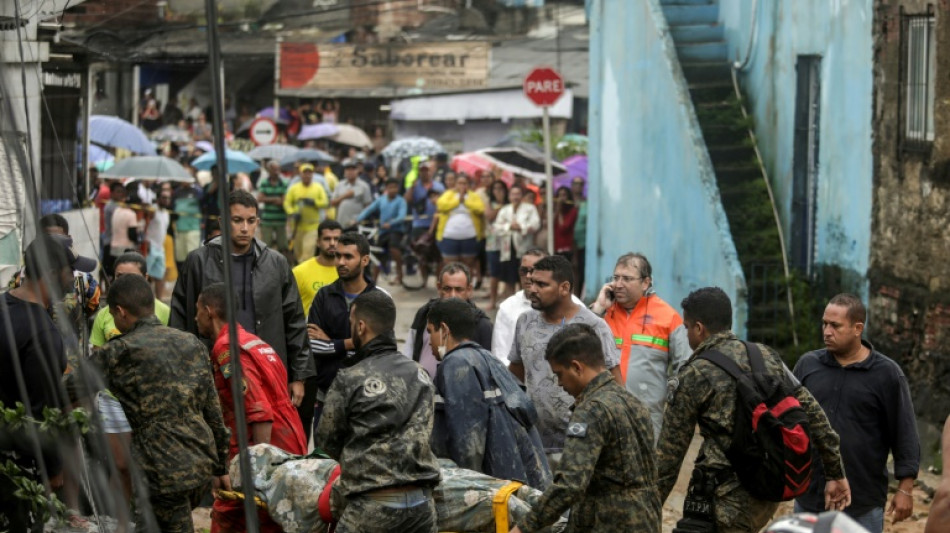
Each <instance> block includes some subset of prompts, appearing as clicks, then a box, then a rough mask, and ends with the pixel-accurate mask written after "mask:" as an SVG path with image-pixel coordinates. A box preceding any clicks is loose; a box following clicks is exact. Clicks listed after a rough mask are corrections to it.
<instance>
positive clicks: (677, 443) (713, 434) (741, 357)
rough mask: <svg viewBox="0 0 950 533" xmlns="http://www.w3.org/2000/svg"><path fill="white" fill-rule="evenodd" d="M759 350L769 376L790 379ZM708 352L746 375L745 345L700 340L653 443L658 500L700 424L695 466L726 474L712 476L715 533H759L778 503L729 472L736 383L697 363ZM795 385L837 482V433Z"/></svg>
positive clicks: (723, 338)
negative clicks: (721, 356) (749, 489)
mask: <svg viewBox="0 0 950 533" xmlns="http://www.w3.org/2000/svg"><path fill="white" fill-rule="evenodd" d="M758 346H759V349H760V350H761V351H762V357H763V359H764V360H765V367H766V369H768V370H769V372H770V373H772V374H773V375H779V374H782V373H785V374H787V375H788V376H789V377H790V379H794V377H792V376H791V372H789V371H788V368H787V367H785V364H784V363H783V362H782V360H781V358H780V357H779V356H778V354H777V353H775V352H774V351H773V350H772V349H771V348H769V347H768V346H764V345H762V344H759V345H758ZM707 350H718V351H719V352H722V353H723V354H725V355H726V356H727V357H729V358H730V359H732V360H733V361H735V362H736V363H737V364H738V365H739V367H740V368H742V369H743V370H745V371H751V368H750V366H749V358H748V355H747V354H746V349H745V346H744V345H743V344H742V342H741V341H739V339H738V338H736V336H735V334H733V333H732V332H731V331H725V332H720V333H717V334H715V335H712V336H711V337H709V338H708V339H706V340H705V341H703V343H702V344H700V345H699V347H698V348H696V350H695V351H694V352H693V355H692V356H691V357H690V359H689V361H687V363H686V364H685V365H684V366H683V367H682V368H681V369H680V372H679V375H678V380H679V386H678V388H677V389H676V390H675V391H673V392H672V393H671V396H672V397H671V399H670V401H669V404H668V405H667V407H666V413H665V415H664V418H663V429H662V431H661V433H660V440H659V443H658V444H657V470H658V471H659V479H660V481H659V485H660V496H661V498H663V500H664V501H665V500H666V497H667V496H669V494H670V491H671V490H672V489H673V485H674V484H675V483H676V478H677V476H678V475H679V470H680V465H681V464H682V463H683V457H684V456H685V455H686V450H687V448H689V444H690V441H691V440H692V438H693V433H694V430H695V427H696V424H697V423H699V430H700V434H701V435H702V436H703V445H702V448H701V449H700V452H699V457H698V458H697V459H696V466H698V467H703V468H705V469H707V470H708V471H712V472H713V473H717V474H718V473H720V472H722V471H725V472H726V473H725V474H718V475H717V477H719V478H720V479H722V478H723V477H724V478H725V480H724V481H723V482H722V483H721V484H720V485H719V486H718V488H717V489H716V498H715V505H716V522H717V524H718V528H719V533H732V532H746V531H758V530H759V529H761V528H762V527H763V526H765V525H766V524H767V523H768V521H769V519H770V518H772V515H773V514H774V513H775V510H776V508H777V507H778V504H777V503H774V502H768V501H763V500H759V499H757V498H755V497H753V496H752V495H751V494H749V493H748V492H747V491H746V490H745V489H744V488H743V487H742V486H741V485H740V484H739V480H738V478H737V477H736V476H735V475H734V474H731V473H729V471H730V470H731V465H730V463H729V460H728V459H727V458H726V450H728V449H729V446H730V444H731V442H732V431H733V427H734V419H735V405H736V384H735V380H733V379H732V377H730V376H729V374H727V373H726V372H725V371H724V370H722V369H720V368H719V367H718V366H716V365H715V364H713V363H712V362H710V361H707V360H705V359H698V356H699V354H701V353H702V352H705V351H707ZM795 383H796V385H797V386H798V390H797V392H796V393H795V397H796V398H797V399H798V401H799V403H801V405H802V407H803V408H804V409H805V412H806V414H807V415H808V420H809V425H810V428H811V437H812V442H813V444H814V446H815V449H816V450H817V452H818V454H819V455H820V457H821V462H822V465H824V468H825V472H829V474H830V475H829V479H841V478H843V477H844V466H843V464H842V462H841V455H840V453H839V448H838V445H839V443H838V434H837V433H835V432H834V430H833V429H831V425H830V424H829V423H828V419H827V418H826V417H825V413H824V411H822V409H821V406H820V405H818V402H817V401H815V398H814V397H812V395H811V393H809V392H808V390H807V389H805V388H804V387H802V386H801V385H800V384H798V383H797V380H796V381H795Z"/></svg>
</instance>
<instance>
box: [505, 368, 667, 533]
mask: <svg viewBox="0 0 950 533" xmlns="http://www.w3.org/2000/svg"><path fill="white" fill-rule="evenodd" d="M661 504H662V502H661V501H660V497H659V494H658V492H657V486H656V465H655V464H654V461H653V425H652V423H651V422H650V413H649V411H647V409H646V407H644V405H643V403H641V402H640V400H638V399H637V398H636V397H635V396H634V395H632V394H630V393H629V392H627V390H626V389H625V388H624V387H623V385H620V384H618V383H617V382H616V380H614V377H613V375H611V373H610V372H606V371H605V372H603V373H601V374H600V375H599V376H597V377H596V378H594V379H593V381H591V382H590V383H589V384H588V385H587V388H585V389H584V392H583V393H582V394H581V396H580V397H578V398H577V402H576V404H575V405H574V413H573V415H572V416H571V421H570V423H569V424H568V426H567V438H566V440H565V443H564V455H563V458H562V459H561V463H560V465H558V468H557V470H556V471H555V474H554V483H553V484H552V485H551V486H550V487H549V488H548V489H547V490H546V491H544V495H543V496H542V497H541V501H540V503H539V504H538V505H536V506H535V507H534V508H533V509H532V510H531V513H529V514H528V516H527V518H525V520H524V523H523V524H519V526H520V527H521V530H522V531H524V532H525V533H530V532H532V531H538V530H540V529H542V528H543V527H544V526H548V525H550V524H553V523H554V522H556V521H557V519H558V518H559V517H560V516H561V514H563V513H564V511H566V510H567V509H568V507H570V509H571V517H570V521H569V522H568V529H567V531H568V532H582V531H583V532H586V531H596V532H598V533H610V532H618V533H620V532H624V533H626V532H630V531H636V532H637V533H641V532H642V533H651V532H652V533H659V531H660V510H661Z"/></svg>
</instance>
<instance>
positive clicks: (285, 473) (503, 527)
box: [218, 444, 566, 533]
mask: <svg viewBox="0 0 950 533" xmlns="http://www.w3.org/2000/svg"><path fill="white" fill-rule="evenodd" d="M250 454H251V468H252V470H253V472H254V475H253V479H254V487H255V492H256V496H255V503H256V505H257V506H258V507H260V508H262V509H266V510H267V512H268V514H269V515H270V516H271V518H273V519H274V521H275V522H277V523H278V524H280V526H281V527H282V528H283V529H284V531H286V532H287V533H305V532H317V531H319V532H323V531H326V529H327V526H329V525H330V524H332V523H333V520H334V518H335V517H338V516H340V513H341V509H337V508H336V505H335V504H334V503H333V499H331V498H330V497H329V493H330V487H331V486H332V480H333V479H334V478H335V477H336V475H335V473H336V474H337V475H338V472H339V466H338V465H337V463H336V462H335V461H333V460H331V459H326V458H321V457H315V456H306V457H301V456H296V455H292V454H289V453H287V452H284V451H283V450H280V449H279V448H275V447H273V446H270V445H267V444H259V445H256V446H253V447H251V448H250ZM439 462H440V466H441V468H442V482H441V483H440V484H439V485H438V486H437V487H435V488H434V489H433V491H432V494H433V499H434V500H435V504H436V513H437V515H438V525H439V531H440V532H442V533H507V531H508V530H509V529H510V528H511V527H513V525H514V524H516V523H517V522H518V521H519V520H520V519H523V518H524V517H525V516H526V515H527V513H528V512H529V511H530V510H531V506H532V505H534V504H537V503H538V501H540V497H541V491H539V490H537V489H534V488H531V487H528V486H526V485H523V484H521V483H519V482H517V481H508V480H501V479H496V478H493V477H491V476H486V475H485V474H482V473H479V472H475V471H472V470H466V469H463V468H459V467H458V466H456V465H455V464H454V463H452V462H451V461H449V460H445V459H440V461H439ZM237 474H238V461H237V460H236V458H235V461H233V462H232V464H231V479H232V480H235V481H236V480H239V479H240V477H239V476H238V475H237ZM218 497H219V498H223V499H242V498H243V497H244V495H243V493H241V492H238V491H237V490H235V491H230V492H225V491H219V492H218ZM565 524H566V522H565V521H564V520H562V521H561V522H559V523H558V524H556V525H555V526H554V527H552V528H551V529H550V530H549V531H552V532H560V531H563V529H564V526H565Z"/></svg>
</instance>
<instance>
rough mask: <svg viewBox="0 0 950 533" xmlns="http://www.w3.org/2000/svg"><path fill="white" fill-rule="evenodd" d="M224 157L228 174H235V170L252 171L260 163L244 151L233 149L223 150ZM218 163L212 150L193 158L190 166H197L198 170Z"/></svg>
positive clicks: (209, 167)
mask: <svg viewBox="0 0 950 533" xmlns="http://www.w3.org/2000/svg"><path fill="white" fill-rule="evenodd" d="M224 158H225V159H226V160H227V164H228V174H235V173H237V172H254V171H255V170H257V169H258V168H260V165H259V164H257V161H254V160H253V159H251V158H250V157H248V155H247V154H245V153H244V152H238V151H235V150H227V149H226V150H225V151H224ZM217 164H218V157H217V155H215V153H214V152H208V153H206V154H202V155H201V157H199V158H197V159H195V160H194V161H192V162H191V166H193V167H195V168H197V169H198V170H211V167H213V166H215V165H217Z"/></svg>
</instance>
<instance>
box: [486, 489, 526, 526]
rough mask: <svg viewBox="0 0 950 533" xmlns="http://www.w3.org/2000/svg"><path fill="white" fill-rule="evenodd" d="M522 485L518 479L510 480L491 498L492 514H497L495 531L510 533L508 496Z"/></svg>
mask: <svg viewBox="0 0 950 533" xmlns="http://www.w3.org/2000/svg"><path fill="white" fill-rule="evenodd" d="M521 485H522V484H521V483H518V482H517V481H509V482H508V484H507V485H505V486H504V487H502V488H501V489H500V490H499V491H498V492H496V493H495V496H494V497H493V498H492V499H491V510H492V515H494V516H495V533H508V530H509V529H511V528H510V527H508V498H510V497H511V495H512V494H513V493H514V492H515V491H516V490H518V489H520V488H521Z"/></svg>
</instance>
